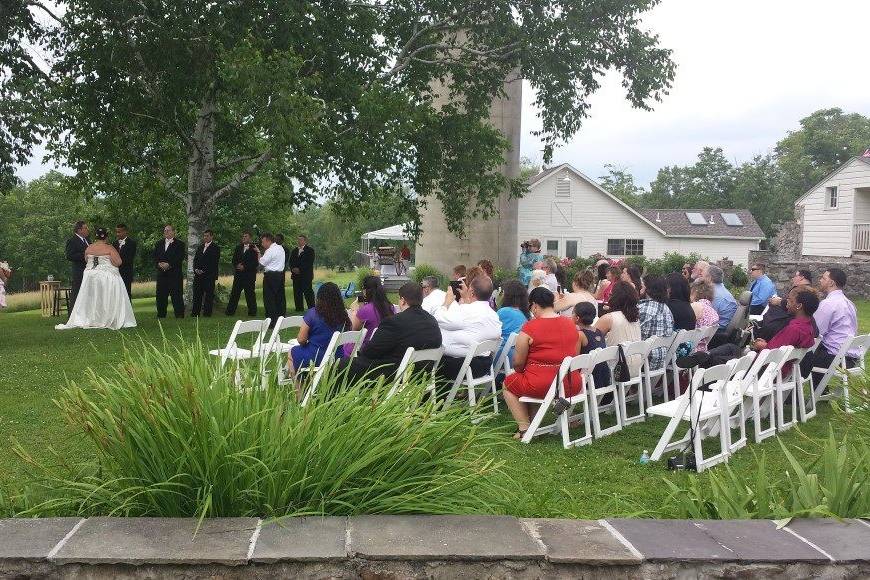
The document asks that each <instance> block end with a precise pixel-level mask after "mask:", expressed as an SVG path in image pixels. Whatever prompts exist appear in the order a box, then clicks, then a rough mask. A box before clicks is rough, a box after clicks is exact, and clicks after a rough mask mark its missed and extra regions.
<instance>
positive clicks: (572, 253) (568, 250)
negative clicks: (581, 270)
mask: <svg viewBox="0 0 870 580" xmlns="http://www.w3.org/2000/svg"><path fill="white" fill-rule="evenodd" d="M565 257H566V258H572V259H573V258H576V257H577V240H565Z"/></svg>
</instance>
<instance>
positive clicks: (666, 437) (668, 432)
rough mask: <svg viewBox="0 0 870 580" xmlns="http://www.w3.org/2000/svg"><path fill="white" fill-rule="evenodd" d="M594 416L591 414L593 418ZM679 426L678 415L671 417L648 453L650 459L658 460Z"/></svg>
mask: <svg viewBox="0 0 870 580" xmlns="http://www.w3.org/2000/svg"><path fill="white" fill-rule="evenodd" d="M594 418H595V416H593V419H594ZM679 426H680V417H671V420H670V422H669V423H668V426H667V427H665V432H664V433H662V436H661V437H660V438H659V442H658V443H656V448H655V449H653V452H652V455H650V461H658V460H659V459H661V458H662V454H663V453H665V451H667V450H668V449H669V448H670V447H671V445H670V444H671V439H673V437H674V433H676V432H677V428H678V427H679Z"/></svg>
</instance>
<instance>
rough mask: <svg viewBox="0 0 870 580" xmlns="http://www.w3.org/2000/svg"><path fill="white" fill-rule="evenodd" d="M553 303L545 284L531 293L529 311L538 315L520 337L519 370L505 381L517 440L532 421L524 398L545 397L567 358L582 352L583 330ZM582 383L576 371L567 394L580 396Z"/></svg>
mask: <svg viewBox="0 0 870 580" xmlns="http://www.w3.org/2000/svg"><path fill="white" fill-rule="evenodd" d="M553 302H554V296H553V293H552V292H550V291H549V290H548V289H547V288H545V287H543V286H539V287H538V288H535V289H534V290H532V292H531V293H530V294H529V311H530V312H531V313H532V316H533V317H534V318H533V319H532V320H529V321H528V322H526V323H525V324H524V325H523V328H522V330H521V331H520V333H519V335H518V336H517V343H516V350H515V354H514V370H516V372H515V373H513V374H511V375H508V376H507V377H505V380H504V389H503V395H504V399H505V402H507V405H508V408H509V409H510V410H511V414H512V415H513V417H514V420H515V421H516V422H517V432H516V433H515V434H514V439H521V438H522V436H523V434H524V433H525V432H526V429H528V428H529V423H530V420H529V417H530V415H531V409H530V405H529V404H528V403H522V402H520V397H535V398H538V399H543V398H544V397H545V396H546V395H547V391H549V390H550V385H552V384H553V379H555V378H556V375H557V374H558V373H559V367H560V366H561V364H562V361H563V360H565V357H566V356H576V355H577V353H578V352H580V333H578V332H577V327H575V326H574V321H573V320H571V319H570V318H567V317H565V316H559V314H558V313H557V312H556V311H555V310H553ZM581 386H582V384H581V379H580V376H579V373H573V374H572V376H571V377H569V380H568V381H567V383H566V384H565V393H566V395H568V396H573V395H576V394H577V393H579V392H580V390H581Z"/></svg>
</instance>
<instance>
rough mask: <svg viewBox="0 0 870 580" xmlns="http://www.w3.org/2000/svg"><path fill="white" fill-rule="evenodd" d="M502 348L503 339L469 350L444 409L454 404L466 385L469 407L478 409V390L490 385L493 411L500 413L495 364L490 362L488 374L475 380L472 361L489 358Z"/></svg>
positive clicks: (485, 342)
mask: <svg viewBox="0 0 870 580" xmlns="http://www.w3.org/2000/svg"><path fill="white" fill-rule="evenodd" d="M500 346H501V339H500V338H496V339H493V340H484V341H483V342H480V343H478V344H476V345H475V346H474V347H473V348H471V349H469V350H468V353H467V354H466V355H465V360H463V361H462V366H461V367H460V368H459V374H458V375H457V376H456V380H455V381H453V385H452V386H451V387H450V392H449V393H448V394H447V398H446V399H445V401H444V408H447V407H449V406H450V405H451V403H453V399H455V398H456V393H457V392H458V391H459V388H460V387H461V386H462V385H464V386H465V388H466V389H467V390H468V405H469V406H471V407H476V406H477V388H478V387H480V386H484V387H485V386H486V385H488V386H489V389H487V390H489V392H490V394H491V395H492V407H493V411H494V412H496V413H498V391H497V390H496V386H495V370H494V369H493V363H492V362H490V364H489V372H488V373H486V374H485V375H483V376H482V377H477V378H474V374H473V373H472V372H471V361H472V360H474V358H475V357H478V356H487V353H490V354H489V355H490V356H492V355H494V354H495V352H496V351H497V350H498V348H499V347H500Z"/></svg>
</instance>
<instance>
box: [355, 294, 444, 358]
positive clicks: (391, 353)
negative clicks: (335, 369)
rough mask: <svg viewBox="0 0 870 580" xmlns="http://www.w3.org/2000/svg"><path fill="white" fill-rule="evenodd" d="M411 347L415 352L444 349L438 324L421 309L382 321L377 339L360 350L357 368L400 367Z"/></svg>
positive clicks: (407, 310)
mask: <svg viewBox="0 0 870 580" xmlns="http://www.w3.org/2000/svg"><path fill="white" fill-rule="evenodd" d="M409 346H413V347H414V348H415V349H416V350H423V349H427V348H438V347H439V346H441V329H439V328H438V322H437V321H436V320H435V317H434V316H432V315H431V314H429V313H428V312H426V311H425V310H423V309H422V308H421V307H419V306H412V307H410V308H408V309H406V310H405V311H404V312H400V313H399V314H396V315H395V316H390V317H388V318H384V319H383V320H381V323H380V324H379V325H378V330H377V332H375V335H374V336H373V337H372V339H371V340H370V341H369V342H368V343H367V344H366V345H365V346H363V347H362V348H361V349H360V351H359V354H358V355H357V357H356V360H355V362H354V365H355V366H356V365H357V364H358V365H360V366H361V367H363V368H365V367H367V368H375V367H379V366H381V365H392V366H395V365H398V364H399V363H400V362H402V357H403V356H405V351H406V350H408V347H409Z"/></svg>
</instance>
